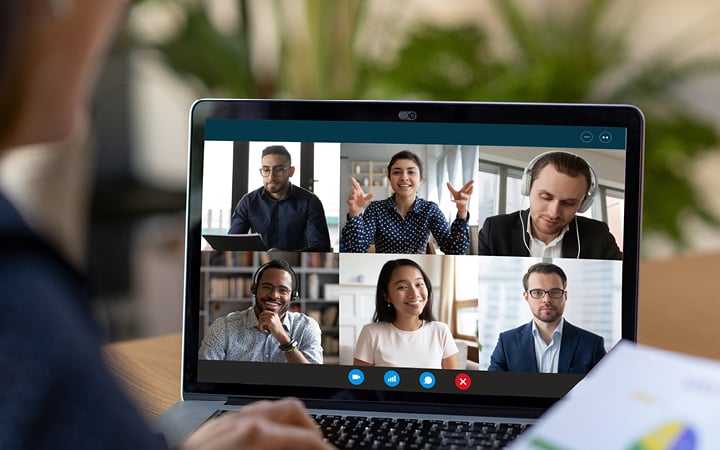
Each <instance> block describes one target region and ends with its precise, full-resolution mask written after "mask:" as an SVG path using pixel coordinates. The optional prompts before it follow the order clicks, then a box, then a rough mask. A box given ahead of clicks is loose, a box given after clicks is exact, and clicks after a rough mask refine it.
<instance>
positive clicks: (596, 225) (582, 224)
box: [575, 215, 609, 230]
mask: <svg viewBox="0 0 720 450" xmlns="http://www.w3.org/2000/svg"><path fill="white" fill-rule="evenodd" d="M575 218H576V219H577V222H578V228H583V229H596V230H608V229H609V228H608V225H607V224H606V223H605V222H603V221H602V220H597V219H591V218H589V217H585V216H577V215H576V216H575Z"/></svg>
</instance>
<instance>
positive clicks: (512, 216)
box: [485, 210, 524, 227]
mask: <svg viewBox="0 0 720 450" xmlns="http://www.w3.org/2000/svg"><path fill="white" fill-rule="evenodd" d="M523 212H524V211H519V210H518V211H513V212H510V213H507V214H496V215H494V216H490V217H487V218H486V219H485V222H486V223H488V224H492V225H493V226H501V227H504V226H508V225H510V224H513V223H515V222H517V221H518V220H519V219H520V214H522V213H523Z"/></svg>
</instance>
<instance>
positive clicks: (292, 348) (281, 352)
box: [199, 259, 323, 364]
mask: <svg viewBox="0 0 720 450" xmlns="http://www.w3.org/2000/svg"><path fill="white" fill-rule="evenodd" d="M252 281H253V283H252V286H251V288H250V291H251V292H252V294H253V296H254V297H255V304H254V305H253V306H251V307H250V308H248V309H246V310H244V311H235V312H231V313H230V314H228V315H227V316H225V317H220V318H218V319H216V320H215V321H214V322H213V323H212V325H210V327H209V328H208V330H207V333H206V334H205V338H203V341H202V344H201V345H200V352H199V353H200V354H199V357H200V359H221V360H230V361H258V362H280V363H284V362H289V363H298V364H322V362H323V350H322V346H321V345H320V326H319V325H318V323H317V322H316V321H315V320H313V319H312V318H310V317H308V316H307V315H305V314H303V313H297V312H291V311H288V310H289V309H290V303H291V302H292V301H293V300H295V299H297V298H298V297H299V294H298V279H297V275H296V274H295V271H294V270H293V269H292V267H291V266H290V264H288V263H287V261H284V260H279V259H278V260H271V261H270V262H268V263H266V264H264V265H262V266H260V268H258V270H257V271H255V275H253V280H252Z"/></svg>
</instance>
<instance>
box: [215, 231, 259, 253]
mask: <svg viewBox="0 0 720 450" xmlns="http://www.w3.org/2000/svg"><path fill="white" fill-rule="evenodd" d="M203 237H204V238H205V240H206V241H208V243H209V244H210V245H211V246H212V248H214V249H215V250H218V251H223V252H224V251H243V250H244V251H265V250H266V249H265V243H264V242H263V239H262V236H261V235H260V234H258V233H248V234H203Z"/></svg>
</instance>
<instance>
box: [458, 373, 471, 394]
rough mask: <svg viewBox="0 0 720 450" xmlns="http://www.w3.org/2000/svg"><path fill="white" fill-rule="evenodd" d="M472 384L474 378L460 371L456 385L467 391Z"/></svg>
mask: <svg viewBox="0 0 720 450" xmlns="http://www.w3.org/2000/svg"><path fill="white" fill-rule="evenodd" d="M471 384H472V380H470V375H468V374H466V373H459V374H458V375H457V376H456V377H455V387H456V388H458V389H460V390H461V391H467V390H468V389H470V385H471Z"/></svg>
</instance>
